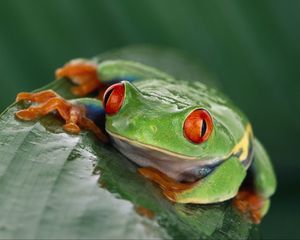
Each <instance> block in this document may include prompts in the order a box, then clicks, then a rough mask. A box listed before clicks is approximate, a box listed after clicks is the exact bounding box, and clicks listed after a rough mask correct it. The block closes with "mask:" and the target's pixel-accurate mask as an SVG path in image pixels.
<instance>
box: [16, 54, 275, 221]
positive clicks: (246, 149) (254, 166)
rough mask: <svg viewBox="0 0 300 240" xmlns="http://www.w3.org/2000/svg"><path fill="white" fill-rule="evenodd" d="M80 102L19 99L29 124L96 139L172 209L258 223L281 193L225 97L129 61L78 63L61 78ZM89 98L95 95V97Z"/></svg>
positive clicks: (245, 123) (40, 96)
mask: <svg viewBox="0 0 300 240" xmlns="http://www.w3.org/2000/svg"><path fill="white" fill-rule="evenodd" d="M55 75H56V78H57V80H61V79H68V80H69V81H71V82H72V84H73V87H72V88H71V91H72V93H73V94H74V95H76V96H77V97H76V98H74V99H68V100H67V99H64V98H62V97H61V96H59V95H58V94H57V93H56V92H54V91H52V90H44V91H41V92H34V93H30V92H21V93H19V94H18V95H17V98H16V102H20V101H27V102H29V103H31V105H30V106H29V107H27V108H25V109H21V110H19V111H17V112H16V114H15V115H16V117H17V118H18V119H20V120H23V121H33V120H36V119H39V118H41V117H43V116H45V115H48V114H51V113H55V114H56V115H59V116H60V118H61V119H62V120H63V121H64V125H63V129H64V130H65V131H66V132H68V133H70V134H79V133H80V132H81V131H82V130H88V131H91V132H93V133H94V134H95V135H96V136H97V137H98V139H99V141H100V142H102V143H104V144H112V145H113V146H114V147H115V148H116V149H117V150H118V151H119V152H120V153H121V154H123V155H124V156H125V157H127V158H128V159H129V160H130V161H132V162H133V163H134V164H136V165H137V166H138V168H137V172H138V173H139V174H141V175H142V176H144V177H145V178H147V179H149V180H150V181H152V182H153V183H154V184H156V185H157V186H158V187H159V188H160V189H161V191H162V193H163V195H164V196H165V197H166V198H167V199H169V200H170V201H171V202H174V203H179V204H213V203H220V202H224V201H227V200H230V199H233V204H235V206H236V207H237V208H238V209H239V210H240V211H242V212H245V213H247V214H250V216H251V218H252V220H253V221H254V222H256V223H258V222H260V220H261V219H262V217H263V216H264V215H265V214H266V213H267V211H268V208H269V205H270V197H271V196H272V195H273V194H274V192H275V190H276V176H275V173H274V169H273V166H272V163H271V160H270V158H269V156H268V154H267V152H266V150H265V149H264V147H263V145H262V144H261V143H260V141H259V140H258V139H257V138H256V137H255V136H254V133H253V130H252V125H251V123H250V121H249V120H248V118H247V117H246V115H245V114H244V113H243V112H242V111H241V110H240V109H239V108H238V107H237V106H236V105H235V104H234V103H233V102H232V101H231V100H230V99H229V98H228V97H227V96H226V95H225V94H223V93H222V92H221V91H220V90H219V89H217V88H216V87H213V86H210V85H208V84H205V83H203V82H202V81H201V76H199V81H186V80H184V79H179V78H177V77H176V76H173V75H171V74H169V73H167V72H164V71H162V70H160V69H158V68H155V67H153V66H149V65H146V64H143V63H140V62H136V61H129V60H124V59H111V60H109V59H107V60H102V61H97V60H96V59H75V60H71V61H69V62H67V63H66V64H65V65H63V66H62V67H61V68H58V69H57V70H56V72H55ZM91 93H96V94H94V95H93V97H90V96H91Z"/></svg>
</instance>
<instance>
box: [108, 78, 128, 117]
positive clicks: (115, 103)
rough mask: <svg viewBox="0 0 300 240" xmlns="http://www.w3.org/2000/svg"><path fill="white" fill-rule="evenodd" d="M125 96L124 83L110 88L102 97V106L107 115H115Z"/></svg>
mask: <svg viewBox="0 0 300 240" xmlns="http://www.w3.org/2000/svg"><path fill="white" fill-rule="evenodd" d="M124 96H125V86H124V83H116V84H114V85H112V86H110V87H109V88H108V89H107V90H106V91H105V93H104V95H103V106H104V109H105V112H106V113H107V114H108V115H113V114H116V113H117V112H118V111H119V110H120V108H121V107H122V104H123V101H124Z"/></svg>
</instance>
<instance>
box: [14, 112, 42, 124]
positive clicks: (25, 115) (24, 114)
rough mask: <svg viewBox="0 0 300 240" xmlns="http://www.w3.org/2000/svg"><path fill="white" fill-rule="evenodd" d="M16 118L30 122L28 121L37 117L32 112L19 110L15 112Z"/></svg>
mask: <svg viewBox="0 0 300 240" xmlns="http://www.w3.org/2000/svg"><path fill="white" fill-rule="evenodd" d="M16 116H17V118H19V119H22V120H25V121H30V120H33V119H35V118H36V117H37V114H36V112H34V111H29V110H21V111H18V112H16Z"/></svg>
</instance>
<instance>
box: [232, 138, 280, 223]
mask: <svg viewBox="0 0 300 240" xmlns="http://www.w3.org/2000/svg"><path fill="white" fill-rule="evenodd" d="M275 189H276V177H275V174H274V170H273V167H272V164H271V162H270V159H269V157H268V155H267V153H266V151H265V150H264V148H263V147H262V145H261V144H260V142H259V141H258V140H257V139H255V140H254V159H253V163H252V165H251V167H250V168H249V170H248V175H247V178H246V180H245V181H244V183H243V185H242V187H241V189H240V191H239V193H238V195H237V196H236V197H235V199H234V201H233V203H234V205H235V206H236V207H237V208H238V209H239V210H240V211H241V212H243V213H245V214H249V215H250V217H251V218H252V220H253V221H254V222H255V223H259V222H260V221H261V219H262V218H263V217H264V215H266V213H267V211H268V208H269V205H270V199H269V198H270V197H271V195H273V194H274V192H275Z"/></svg>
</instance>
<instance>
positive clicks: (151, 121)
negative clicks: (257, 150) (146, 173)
mask: <svg viewBox="0 0 300 240" xmlns="http://www.w3.org/2000/svg"><path fill="white" fill-rule="evenodd" d="M162 87H163V86H162ZM177 88H178V86H177ZM182 88H184V86H182ZM181 90H183V89H181ZM156 91H157V89H156ZM191 91H192V90H191ZM173 94H174V95H173V96H170V92H169V93H168V96H164V94H163V90H162V91H161V92H160V93H157V92H156V93H155V92H153V91H151V89H150V88H147V87H144V88H142V90H139V89H137V87H135V86H134V85H132V84H131V83H129V82H121V83H118V84H115V85H113V86H111V87H110V88H108V90H107V91H106V93H105V95H104V100H103V104H104V108H105V111H106V113H107V118H106V130H107V132H108V133H109V135H110V136H111V137H112V140H113V142H114V144H115V145H116V146H117V148H118V149H119V151H121V152H122V153H123V154H124V155H126V156H127V157H128V158H129V159H131V160H132V161H134V162H136V163H137V164H138V165H140V166H151V167H154V168H156V169H158V170H160V171H161V172H163V173H165V174H166V175H168V176H169V177H171V178H173V179H175V180H177V181H181V182H182V181H183V182H193V181H195V180H198V179H201V178H204V177H206V176H207V175H209V174H210V172H212V171H213V170H214V169H215V168H216V167H218V166H219V165H221V163H222V162H224V161H225V160H227V159H229V158H230V157H232V156H235V157H237V158H238V159H239V160H240V162H241V163H242V164H241V165H244V166H245V168H247V167H248V165H249V164H250V161H251V159H252V156H251V155H252V154H251V142H252V132H251V127H250V125H249V124H248V121H247V120H246V118H245V117H244V115H243V114H242V113H241V112H240V111H239V110H237V109H236V108H235V107H233V106H232V105H231V103H229V102H220V101H219V100H218V102H217V101H214V100H211V99H208V98H205V97H204V99H203V100H200V101H199V102H197V103H196V104H195V103H187V104H180V102H181V103H182V102H184V99H183V97H181V96H180V95H181V92H180V91H179V92H176V93H174V92H173Z"/></svg>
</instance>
